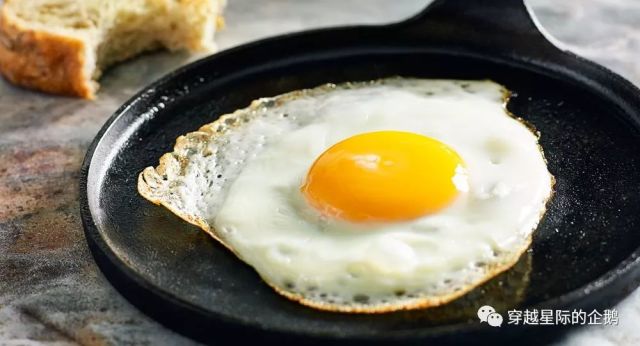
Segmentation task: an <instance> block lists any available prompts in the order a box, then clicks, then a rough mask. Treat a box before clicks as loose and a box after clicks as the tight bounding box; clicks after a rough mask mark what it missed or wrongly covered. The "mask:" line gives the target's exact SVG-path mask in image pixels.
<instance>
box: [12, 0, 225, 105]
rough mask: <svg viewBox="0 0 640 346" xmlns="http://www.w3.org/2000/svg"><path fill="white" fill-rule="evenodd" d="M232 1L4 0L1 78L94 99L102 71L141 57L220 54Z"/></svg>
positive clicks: (50, 91) (57, 92)
mask: <svg viewBox="0 0 640 346" xmlns="http://www.w3.org/2000/svg"><path fill="white" fill-rule="evenodd" d="M225 2H226V0H30V1H21V0H5V2H4V5H3V6H2V8H1V9H0V73H1V74H2V75H4V77H5V78H6V79H7V80H9V81H11V82H13V83H14V84H17V85H20V86H23V87H27V88H31V89H36V90H41V91H44V92H48V93H54V94H62V95H69V96H78V97H83V98H93V97H94V96H95V93H96V91H97V89H98V83H97V82H96V80H97V79H98V78H99V77H100V75H101V73H102V71H103V70H104V69H105V68H106V67H108V66H110V65H112V64H114V63H117V62H120V61H123V60H126V59H129V58H132V57H134V56H136V55H138V54H140V53H142V52H145V51H149V50H154V49H159V48H166V49H169V50H172V51H174V50H183V49H184V50H189V51H194V52H207V51H213V50H214V49H215V45H214V42H213V36H214V34H215V32H216V28H219V27H220V26H221V24H222V17H221V11H222V8H223V7H224V5H225Z"/></svg>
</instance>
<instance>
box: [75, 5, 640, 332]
mask: <svg viewBox="0 0 640 346" xmlns="http://www.w3.org/2000/svg"><path fill="white" fill-rule="evenodd" d="M390 6H391V5H390ZM394 75H401V76H413V77H427V78H459V79H486V78H490V79H493V80H495V81H497V82H499V83H502V84H504V85H506V86H507V87H508V88H509V89H510V90H512V91H513V92H514V93H515V94H514V97H513V98H512V99H511V101H510V102H509V104H508V108H509V109H510V110H511V111H512V112H513V113H515V114H517V115H519V116H521V117H523V118H524V119H526V120H527V121H528V122H530V123H531V124H533V125H534V126H535V127H536V128H537V129H538V130H539V131H540V132H541V133H542V138H541V144H542V147H543V148H544V151H545V153H546V157H547V158H548V161H549V169H550V171H551V172H552V173H553V174H554V175H555V177H556V179H557V183H556V186H555V196H554V198H553V199H552V201H551V203H550V205H549V208H548V212H547V213H546V215H545V217H544V219H543V221H542V222H541V224H540V226H539V227H538V229H537V231H536V232H535V234H534V240H533V245H532V249H531V250H530V251H529V252H528V253H527V254H526V255H525V256H523V258H522V259H521V261H520V262H519V263H518V265H517V266H516V268H514V269H512V270H510V271H508V272H506V274H504V275H501V276H500V277H498V278H495V279H494V280H492V281H491V282H490V283H489V284H487V285H485V286H483V287H482V288H480V289H476V290H475V291H474V292H473V293H471V294H470V295H469V296H468V297H466V298H463V299H461V300H460V301H457V302H456V303H454V304H450V305H448V306H445V307H444V308H438V309H431V310H422V311H412V312H400V313H391V314H382V315H348V314H337V313H328V312H321V311H316V310H313V309H310V308H306V307H303V306H300V305H298V304H296V303H293V302H289V301H288V300H286V299H284V298H282V297H280V296H279V295H277V294H275V293H274V292H272V290H271V289H270V288H268V287H267V286H266V285H265V284H263V283H262V282H261V280H260V279H259V278H258V275H257V274H256V273H255V272H254V271H253V270H252V269H251V268H250V267H248V266H247V265H245V264H243V263H242V262H241V261H239V260H238V259H237V258H235V256H233V255H232V254H231V253H230V252H229V251H227V250H225V249H224V248H223V247H222V246H219V245H218V244H217V243H215V242H214V241H213V240H212V239H210V238H209V237H208V236H207V235H205V234H204V232H201V231H199V230H198V229H195V228H194V227H192V226H190V225H188V224H186V223H185V222H182V221H180V220H179V219H178V218H177V217H175V216H174V215H172V214H171V213H169V212H168V211H166V210H165V209H164V208H161V207H157V206H154V205H152V204H151V203H148V202H147V201H145V200H144V199H143V198H141V197H140V196H139V195H138V193H137V191H136V181H137V176H138V173H139V172H140V171H141V170H142V169H143V168H144V167H146V166H150V165H156V164H157V162H158V158H159V157H160V155H161V154H162V153H164V152H167V151H171V149H172V146H173V144H174V140H175V138H176V137H177V136H178V135H180V134H183V133H186V132H189V131H193V130H195V129H197V128H198V127H199V126H200V125H202V124H205V123H207V122H210V121H213V120H215V119H216V118H217V117H218V116H219V115H221V114H224V113H227V112H230V111H233V110H235V109H237V108H242V107H245V106H247V105H248V103H249V101H251V100H253V99H257V98H260V97H265V96H273V95H277V94H280V93H284V92H287V91H291V90H294V89H302V88H308V87H314V86H317V85H320V84H323V83H328V82H333V83H339V82H343V81H358V80H371V79H375V78H380V77H386V76H394ZM639 128H640V92H639V91H638V90H637V89H636V88H635V87H634V86H632V85H631V84H630V83H629V82H627V81H625V80H624V79H623V78H621V77H619V76H618V75H616V74H614V73H612V72H610V71H608V70H606V69H604V68H603V67H601V66H598V65H596V64H594V63H592V62H589V61H586V60H584V59H582V58H580V57H577V56H575V55H573V54H571V53H567V52H563V51H561V50H560V49H558V48H557V47H556V46H554V45H553V44H551V43H549V41H547V40H546V39H545V37H544V35H543V34H541V32H540V31H539V30H538V28H537V26H536V24H535V21H534V20H532V18H531V17H530V13H529V11H528V9H527V7H526V6H525V5H524V4H523V2H522V1H521V0H517V1H516V0H475V1H465V0H438V1H435V2H434V3H433V4H432V5H430V6H429V7H428V8H427V9H425V10H424V11H423V12H422V13H420V14H419V15H417V16H415V17H413V18H411V19H409V20H407V21H404V22H401V23H397V24H392V25H385V26H365V27H362V26H360V27H347V28H338V29H329V30H316V31H310V32H304V33H299V34H292V35H285V36H281V37H276V38H272V39H267V40H263V41H259V42H256V43H252V44H248V45H244V46H241V47H238V48H234V49H231V50H228V51H224V52H221V53H219V54H216V55H213V56H211V57H208V58H206V59H203V60H200V61H198V62H195V63H193V64H191V65H188V66H186V67H184V68H181V69H179V70H178V71H176V72H173V73H171V74H169V75H168V76H166V77H164V78H162V79H161V80H159V81H158V82H156V83H154V84H153V85H151V86H149V87H147V88H146V89H144V90H143V91H142V92H141V93H140V94H138V95H137V96H135V97H133V98H132V99H131V100H129V101H128V102H127V103H126V104H124V105H123V106H122V107H121V108H120V109H119V110H118V111H117V112H116V113H115V114H114V115H113V116H112V117H111V119H109V121H108V122H107V124H106V125H105V126H104V127H103V128H102V130H101V131H100V133H99V134H98V136H97V137H96V139H95V140H94V142H93V143H92V145H91V147H90V148H89V151H88V153H87V156H86V159H85V161H84V165H83V170H82V183H81V192H82V194H81V196H82V197H81V211H82V219H83V222H84V227H85V231H86V237H87V241H88V243H89V246H90V248H91V250H92V252H93V254H94V257H95V260H96V262H97V263H98V265H99V266H100V268H101V269H102V271H103V272H104V274H105V276H106V277H107V278H108V279H109V280H110V281H111V283H112V284H113V285H114V286H115V287H116V288H117V289H118V290H119V291H120V292H121V293H122V294H123V295H124V296H125V297H126V298H127V299H129V301H131V303H133V304H134V305H136V306H137V307H138V308H140V309H141V310H142V311H144V312H145V313H147V314H149V315H150V316H152V317H154V318H155V319H157V320H158V321H160V322H161V323H163V324H165V325H167V326H169V327H171V328H173V329H175V330H177V331H179V332H180V333H183V334H186V335H189V336H191V337H194V338H196V339H198V340H202V341H207V342H219V341H222V340H234V341H243V340H244V341H250V340H253V339H256V338H259V339H260V340H261V341H263V340H264V339H269V338H286V339H290V340H295V341H297V342H302V341H304V342H306V343H311V342H318V343H326V342H335V343H339V342H349V343H354V342H374V341H375V342H380V343H384V342H392V341H402V342H403V343H410V342H415V343H423V342H426V341H436V342H439V343H442V342H453V343H455V342H459V341H469V342H471V341H475V342H487V341H495V340H498V341H500V340H504V339H514V338H515V339H521V341H522V340H524V338H525V337H526V340H529V341H531V340H534V341H536V342H537V340H538V339H537V338H538V337H539V336H541V335H545V336H551V335H557V334H558V333H557V332H558V331H562V330H564V329H563V328H561V327H550V326H538V327H523V326H514V325H506V320H507V314H506V313H507V311H506V310H507V309H513V308H518V309H524V308H534V307H535V308H538V309H542V308H545V309H573V308H582V309H584V310H586V311H591V310H592V309H594V308H598V309H601V310H600V311H602V309H605V308H610V307H611V306H612V304H614V303H615V302H617V301H619V300H620V299H621V298H622V297H624V296H625V295H626V294H627V293H628V292H630V291H631V290H632V289H633V288H635V287H636V285H637V284H638V279H639V278H640V275H639V274H640V271H639V266H638V261H639V260H638V254H639V253H640V251H639V246H640V232H639V231H640V229H639V225H640V174H638V171H639V169H640V151H639V150H638V144H639V143H640V131H639ZM247 217H250V215H248V216H247ZM485 304H489V305H493V306H496V307H498V312H500V313H502V314H503V316H504V318H505V325H503V326H502V327H501V328H492V327H489V326H488V325H487V324H486V323H482V324H481V323H479V322H478V320H477V317H476V316H475V314H476V311H477V309H478V307H479V306H481V305H485Z"/></svg>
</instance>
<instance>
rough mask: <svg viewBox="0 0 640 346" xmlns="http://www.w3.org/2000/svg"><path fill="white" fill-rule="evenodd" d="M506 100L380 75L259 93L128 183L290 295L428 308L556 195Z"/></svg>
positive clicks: (347, 307)
mask: <svg viewBox="0 0 640 346" xmlns="http://www.w3.org/2000/svg"><path fill="white" fill-rule="evenodd" d="M507 95H508V92H507V90H506V89H505V88H503V87H502V86H500V85H499V84H496V83H494V82H492V81H454V80H428V79H409V78H389V79H382V80H378V81H374V82H363V83H349V84H343V85H325V86H321V87H318V88H314V89H309V90H302V91H296V92H292V93H288V94H284V95H280V96H277V97H274V98H267V99H261V100H257V101H254V102H253V103H252V105H251V106H250V107H248V108H246V109H241V110H238V111H236V112H235V113H233V114H230V115H227V116H224V117H221V118H220V119H219V120H218V121H216V122H214V123H211V124H208V125H205V126H203V127H202V128H201V129H200V130H199V131H197V132H193V133H189V134H187V135H185V136H182V137H180V138H179V139H178V141H177V143H176V147H175V150H174V152H173V153H169V154H166V155H164V156H163V157H162V158H161V160H160V165H159V166H158V167H157V168H152V167H149V168H147V169H145V171H144V172H143V173H142V174H141V175H140V179H139V183H138V190H139V191H140V193H141V194H142V195H143V196H144V197H145V198H147V199H149V200H150V201H152V202H154V203H159V204H162V205H164V206H165V207H167V208H169V209H170V210H172V211H173V212H174V213H176V214H177V215H178V216H180V217H182V218H183V219H185V220H187V221H189V222H191V223H193V224H196V225H199V226H200V227H201V228H203V229H204V230H205V231H207V232H208V233H209V234H211V235H212V236H213V237H214V238H216V239H217V240H219V241H220V242H221V243H223V244H224V245H225V246H226V247H228V248H229V249H230V250H231V251H233V252H234V253H235V254H236V255H237V256H238V257H239V258H240V259H242V260H243V261H244V262H246V263H247V264H248V265H250V266H252V267H253V268H254V269H255V270H256V271H257V273H258V274H259V275H260V276H261V277H262V278H263V280H264V281H265V282H266V283H268V284H269V285H270V286H271V287H273V288H274V289H275V290H276V291H277V292H279V293H280V294H283V295H285V296H286V297H288V298H290V299H293V300H296V301H299V302H300V303H302V304H305V305H308V306H312V307H316V308H320V309H325V310H332V311H343V312H385V311H394V310H400V309H411V308H420V307H429V306H436V305H440V304H443V303H446V302H448V301H450V300H452V299H455V298H456V297H459V296H460V295H462V294H464V293H465V292H468V291H469V290H471V289H472V288H473V287H475V286H477V285H479V284H481V283H482V282H484V281H486V280H488V279H490V278H491V277H493V276H495V275H497V274H498V273H500V272H502V271H504V270H506V269H508V268H509V267H510V266H512V265H513V264H514V263H515V262H516V261H517V260H518V258H519V257H520V255H521V254H522V252H523V251H525V250H526V248H527V247H528V246H529V244H530V242H531V234H532V232H533V231H534V230H535V228H536V226H537V224H538V222H539V220H540V219H541V217H542V215H543V214H544V211H545V205H546V202H547V200H548V199H549V198H550V196H551V194H552V187H553V177H552V176H551V174H550V173H549V171H548V170H547V167H546V162H545V159H544V156H543V153H542V151H541V148H540V146H539V145H538V136H537V134H535V133H533V132H532V131H531V130H530V129H529V128H528V127H527V126H525V125H524V124H523V123H522V122H520V121H518V120H517V119H515V118H513V117H512V116H511V115H509V114H508V112H507V111H506V109H505V107H504V104H505V101H506V96H507Z"/></svg>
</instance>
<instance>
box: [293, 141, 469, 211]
mask: <svg viewBox="0 0 640 346" xmlns="http://www.w3.org/2000/svg"><path fill="white" fill-rule="evenodd" d="M466 190H467V180H466V173H465V168H464V163H463V161H462V159H461V158H460V156H458V154H457V153H456V152H455V151H454V150H453V149H451V148H450V147H449V146H447V145H445V144H444V143H442V142H439V141H437V140H435V139H433V138H429V137H426V136H422V135H419V134H415V133H410V132H401V131H379V132H370V133H363V134H359V135H356V136H353V137H350V138H347V139H345V140H343V141H342V142H339V143H337V144H335V145H334V146H332V147H331V148H329V149H327V150H326V151H325V152H324V153H323V154H322V155H320V156H319V157H318V158H317V159H316V161H315V162H314V163H313V165H312V166H311V169H310V170H309V172H308V174H307V177H306V181H305V183H304V185H303V186H302V187H301V191H302V193H303V195H304V196H305V198H306V200H307V201H308V203H309V204H310V205H311V206H313V207H314V208H316V209H317V210H318V211H320V212H321V213H322V214H324V215H326V216H329V217H333V218H337V219H342V220H346V221H352V222H371V221H381V222H387V221H402V220H410V219H415V218H418V217H421V216H424V215H427V214H430V213H434V212H436V211H438V210H441V209H443V208H445V207H446V206H448V205H450V204H451V203H452V202H453V201H454V200H455V198H456V197H457V196H458V194H459V193H460V192H461V191H466Z"/></svg>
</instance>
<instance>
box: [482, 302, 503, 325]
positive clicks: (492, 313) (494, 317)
mask: <svg viewBox="0 0 640 346" xmlns="http://www.w3.org/2000/svg"><path fill="white" fill-rule="evenodd" d="M478 318H479V319H480V322H481V323H482V322H487V324H488V325H490V326H492V327H500V326H501V325H502V315H500V314H499V313H497V312H496V309H494V308H493V307H492V306H489V305H485V306H483V307H481V308H480V309H478Z"/></svg>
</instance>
